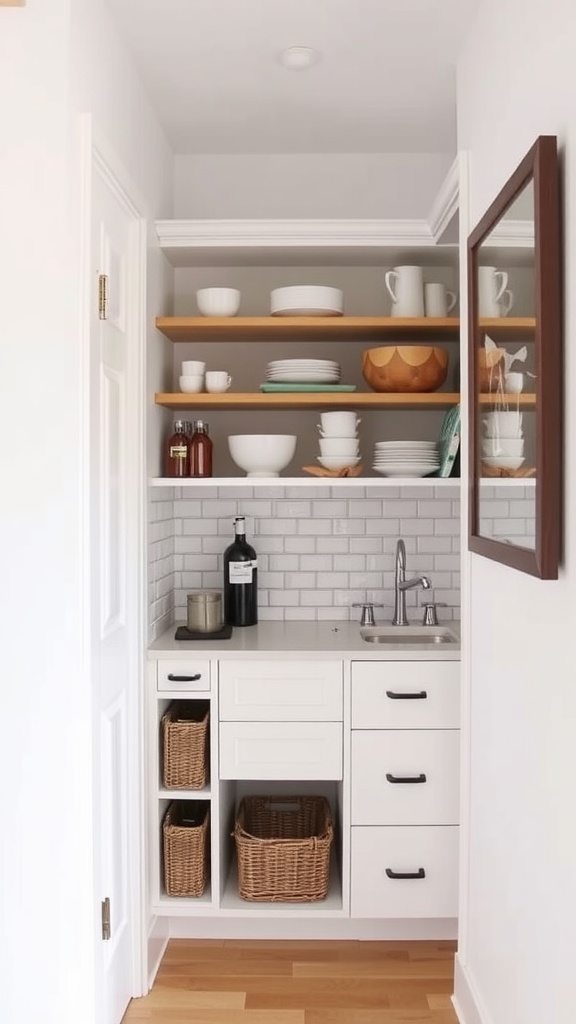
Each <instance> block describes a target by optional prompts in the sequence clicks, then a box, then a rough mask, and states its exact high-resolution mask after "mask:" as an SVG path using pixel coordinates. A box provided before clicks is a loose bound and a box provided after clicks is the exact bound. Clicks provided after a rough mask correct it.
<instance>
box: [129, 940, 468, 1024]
mask: <svg viewBox="0 0 576 1024" xmlns="http://www.w3.org/2000/svg"><path fill="white" fill-rule="evenodd" d="M455 949H456V944H455V943H454V942H340V941H333V942H327V941H314V942H295V941H286V942H284V941H278V940H276V941H248V940H209V941H200V940H196V939H195V940H189V939H172V940H171V941H170V943H169V945H168V948H167V950H166V953H165V955H164V959H163V961H162V964H161V966H160V970H159V972H158V975H157V978H156V983H155V985H154V987H153V989H152V991H151V992H150V993H149V995H147V996H145V997H144V998H142V999H134V1000H133V1001H132V1002H131V1004H130V1006H129V1007H128V1009H127V1011H126V1014H125V1016H124V1020H123V1024H178V1022H183V1021H186V1024H458V1019H457V1017H456V1014H455V1013H454V1010H453V1009H452V1004H451V1002H450V995H451V993H452V983H453V974H454V953H455Z"/></svg>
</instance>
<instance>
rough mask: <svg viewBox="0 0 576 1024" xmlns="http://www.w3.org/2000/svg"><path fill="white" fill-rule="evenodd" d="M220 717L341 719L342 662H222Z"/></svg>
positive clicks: (306, 719)
mask: <svg viewBox="0 0 576 1024" xmlns="http://www.w3.org/2000/svg"><path fill="white" fill-rule="evenodd" d="M219 689H220V719H221V720H224V721H236V722H254V721H257V722H264V721H266V720H270V719H271V720H273V721H281V722H330V721H332V722H341V721H342V707H343V701H342V662H340V661H288V662H287V661H280V660H279V659H278V660H275V661H242V662H220V687H219Z"/></svg>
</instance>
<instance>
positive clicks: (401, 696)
mask: <svg viewBox="0 0 576 1024" xmlns="http://www.w3.org/2000/svg"><path fill="white" fill-rule="evenodd" d="M386 696H387V697H390V700H426V697H427V696H428V694H427V693H426V690H420V691H419V692H418V693H396V692H395V691H394V690H386Z"/></svg>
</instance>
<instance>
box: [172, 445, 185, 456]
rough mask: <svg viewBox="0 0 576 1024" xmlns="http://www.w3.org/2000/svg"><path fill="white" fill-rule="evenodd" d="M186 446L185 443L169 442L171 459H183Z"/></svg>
mask: <svg viewBox="0 0 576 1024" xmlns="http://www.w3.org/2000/svg"><path fill="white" fill-rule="evenodd" d="M186 452H187V448H186V445H185V444H171V445H170V458H171V459H185V458H186Z"/></svg>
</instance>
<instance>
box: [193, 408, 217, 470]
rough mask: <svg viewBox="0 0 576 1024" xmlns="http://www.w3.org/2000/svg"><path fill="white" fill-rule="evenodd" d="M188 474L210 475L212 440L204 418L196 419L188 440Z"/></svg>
mask: <svg viewBox="0 0 576 1024" xmlns="http://www.w3.org/2000/svg"><path fill="white" fill-rule="evenodd" d="M190 476H195V477H201V476H212V440H211V438H210V437H209V436H208V424H207V423H205V422H204V420H196V422H195V423H194V432H193V434H192V440H191V441H190Z"/></svg>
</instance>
